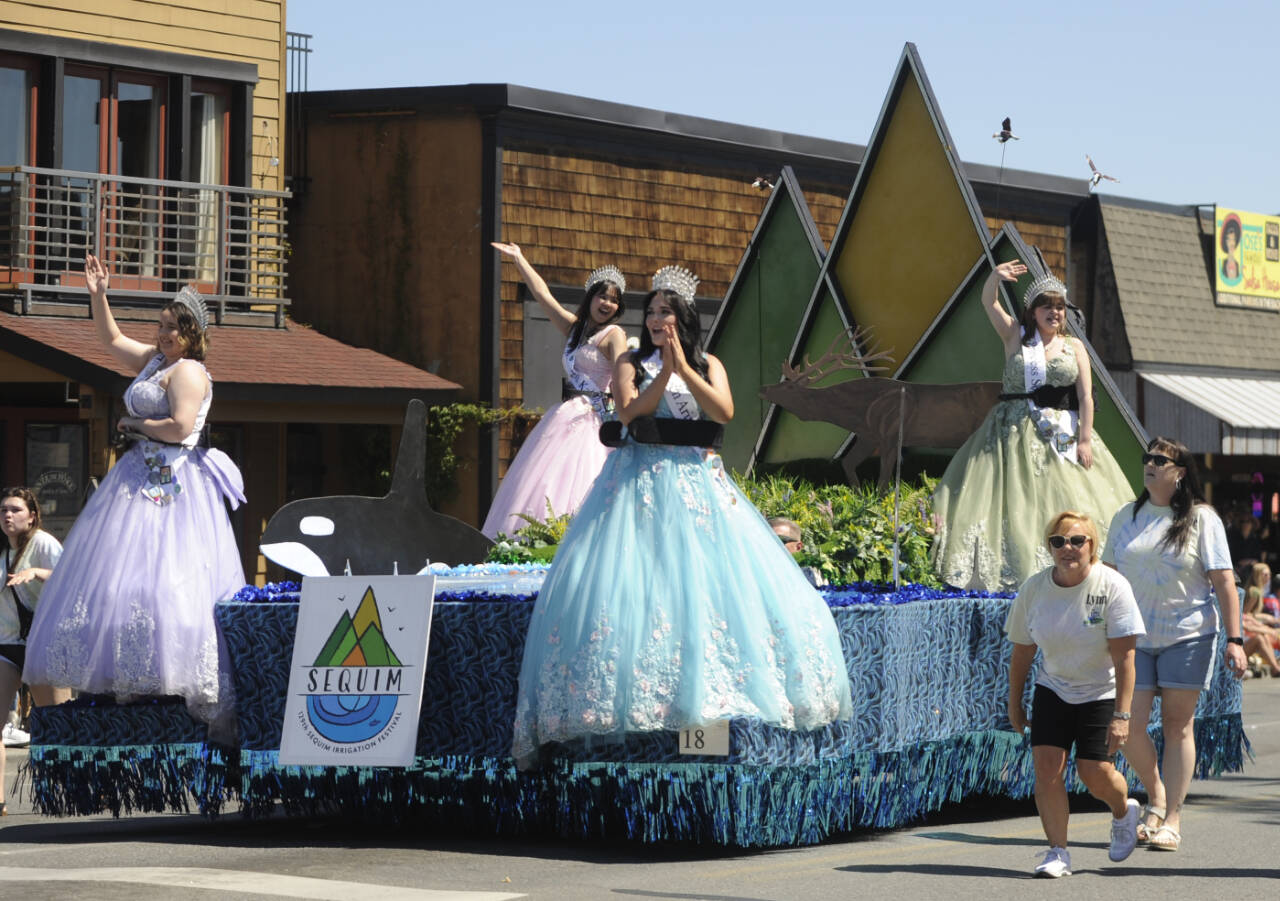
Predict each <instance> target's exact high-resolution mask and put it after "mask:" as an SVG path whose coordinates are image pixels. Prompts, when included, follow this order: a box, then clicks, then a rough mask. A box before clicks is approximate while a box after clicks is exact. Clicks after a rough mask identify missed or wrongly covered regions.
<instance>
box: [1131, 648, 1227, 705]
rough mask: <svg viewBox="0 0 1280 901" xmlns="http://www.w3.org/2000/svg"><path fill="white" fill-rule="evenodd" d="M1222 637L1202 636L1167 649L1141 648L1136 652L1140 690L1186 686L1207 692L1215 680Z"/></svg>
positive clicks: (1134, 656)
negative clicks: (1219, 642)
mask: <svg viewBox="0 0 1280 901" xmlns="http://www.w3.org/2000/svg"><path fill="white" fill-rule="evenodd" d="M1217 647H1218V636H1217V634H1214V635H1202V636H1200V637H1199V638H1189V639H1187V640H1186V641H1180V642H1178V643H1177V644H1171V645H1169V646H1168V647H1165V648H1138V649H1137V651H1135V652H1134V655H1133V669H1134V675H1135V677H1136V678H1135V679H1134V683H1133V687H1134V688H1135V689H1137V690H1138V691H1155V690H1156V688H1157V687H1159V688H1186V689H1189V690H1191V691H1204V690H1205V689H1206V688H1208V687H1209V682H1210V681H1211V680H1212V679H1213V661H1214V659H1215V657H1216V651H1217Z"/></svg>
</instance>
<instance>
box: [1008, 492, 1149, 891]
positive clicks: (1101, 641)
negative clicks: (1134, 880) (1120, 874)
mask: <svg viewBox="0 0 1280 901" xmlns="http://www.w3.org/2000/svg"><path fill="white" fill-rule="evenodd" d="M1045 547H1046V548H1047V549H1048V551H1049V553H1050V554H1051V555H1052V557H1053V566H1051V567H1049V568H1048V569H1046V570H1043V571H1041V572H1039V573H1037V574H1036V575H1034V576H1032V577H1031V578H1030V579H1028V580H1027V581H1026V582H1024V583H1023V585H1022V588H1020V589H1019V590H1018V596H1017V597H1016V598H1014V601H1013V606H1011V607H1010V608H1009V618H1008V619H1007V620H1006V621H1005V625H1004V630H1005V634H1007V635H1008V636H1009V640H1010V641H1011V642H1013V653H1012V656H1011V659H1010V662H1009V723H1010V725H1012V727H1013V729H1014V731H1015V732H1021V731H1022V730H1023V729H1024V728H1026V727H1027V726H1028V725H1030V727H1031V754H1032V759H1033V760H1034V762H1035V772H1036V789H1035V793H1036V809H1037V810H1038V811H1039V812H1040V825H1041V826H1043V827H1044V834H1045V837H1046V838H1048V839H1049V850H1048V851H1047V852H1046V853H1045V855H1044V859H1043V860H1042V861H1041V862H1040V863H1039V865H1037V866H1036V868H1035V875H1036V876H1044V877H1058V876H1069V875H1071V855H1070V854H1068V853H1067V814H1068V812H1069V807H1068V802H1067V787H1066V783H1065V782H1064V781H1063V772H1064V771H1065V770H1066V767H1067V755H1068V754H1070V753H1071V746H1072V745H1073V744H1074V745H1075V748H1076V772H1077V773H1079V775H1080V781H1081V782H1083V783H1084V785H1085V788H1087V789H1089V792H1090V794H1092V795H1093V796H1094V797H1095V798H1097V799H1098V800H1099V801H1102V802H1103V803H1104V804H1106V805H1107V806H1108V807H1109V808H1111V816H1112V820H1111V848H1110V851H1109V856H1110V858H1111V859H1112V860H1113V861H1120V860H1124V859H1125V858H1126V857H1128V856H1129V854H1130V853H1132V851H1133V848H1134V845H1135V844H1136V842H1137V826H1138V816H1139V807H1138V802H1137V801H1133V800H1130V799H1129V791H1128V786H1127V784H1126V783H1125V780H1124V777H1123V776H1121V775H1120V774H1119V773H1118V772H1116V768H1115V766H1114V765H1113V764H1112V762H1111V758H1112V756H1114V754H1115V753H1116V751H1117V750H1119V748H1120V746H1121V745H1122V744H1124V742H1125V739H1126V738H1128V735H1129V714H1130V701H1131V699H1132V696H1133V654H1134V647H1135V645H1136V644H1137V640H1138V636H1140V635H1142V633H1143V625H1142V616H1141V614H1139V612H1138V605H1137V602H1136V601H1135V600H1134V598H1133V590H1132V589H1131V588H1130V587H1129V583H1128V582H1127V581H1126V580H1125V578H1124V576H1122V575H1120V574H1119V573H1117V572H1116V571H1115V570H1113V569H1108V568H1107V567H1105V566H1094V564H1095V563H1097V562H1098V527H1097V525H1096V524H1095V523H1094V521H1093V520H1092V519H1090V518H1089V517H1088V516H1087V515H1085V514H1084V513H1077V512H1075V511H1073V510H1067V511H1065V512H1063V513H1059V514H1058V515H1057V516H1055V517H1054V518H1053V519H1052V520H1051V521H1050V522H1049V527H1048V528H1047V529H1045ZM1036 648H1039V649H1040V651H1041V654H1042V662H1041V666H1040V674H1039V677H1038V678H1037V679H1036V687H1035V693H1034V695H1033V699H1032V702H1031V720H1030V722H1029V723H1028V721H1027V717H1026V711H1025V710H1024V708H1023V706H1022V702H1023V693H1024V689H1025V687H1026V682H1027V673H1028V672H1029V671H1030V670H1031V663H1032V661H1033V660H1034V659H1035V655H1036Z"/></svg>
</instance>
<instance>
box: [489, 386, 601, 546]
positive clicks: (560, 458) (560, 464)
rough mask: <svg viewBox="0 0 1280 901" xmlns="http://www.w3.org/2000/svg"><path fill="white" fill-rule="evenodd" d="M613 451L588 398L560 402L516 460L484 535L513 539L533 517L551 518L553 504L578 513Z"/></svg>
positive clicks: (495, 500)
mask: <svg viewBox="0 0 1280 901" xmlns="http://www.w3.org/2000/svg"><path fill="white" fill-rule="evenodd" d="M610 450H611V448H607V447H605V446H604V445H603V444H601V443H600V416H599V414H597V413H596V412H595V410H594V409H592V406H591V404H590V402H588V401H587V399H586V398H584V397H575V398H571V399H569V400H567V401H565V402H564V403H560V404H556V405H555V406H554V407H552V408H551V409H550V410H548V411H547V414H546V415H545V416H543V417H542V420H541V421H540V422H539V423H538V424H537V425H536V426H534V428H533V431H532V432H530V433H529V436H528V437H527V438H526V439H525V442H524V445H523V446H522V447H521V448H520V453H518V454H516V458H515V460H513V461H512V462H511V466H510V467H509V468H508V469H507V475H506V477H505V478H503V480H502V485H501V486H500V487H499V488H498V493H497V494H496V495H495V496H494V498H493V505H492V506H491V507H490V508H489V515H488V516H487V517H485V521H484V527H483V528H482V529H481V531H482V532H484V534H486V535H488V536H489V537H490V538H494V537H496V536H497V534H498V533H499V532H505V533H507V534H508V535H511V534H513V533H514V532H516V531H517V530H518V529H522V528H524V527H525V526H527V525H528V524H529V519H533V520H545V519H546V518H547V509H548V505H550V509H551V511H552V513H554V515H556V516H559V515H561V514H564V513H576V512H577V510H578V508H579V507H580V506H581V505H582V501H583V499H584V498H585V497H586V496H587V492H589V491H590V490H591V484H592V482H594V481H595V478H596V476H597V475H599V474H600V468H601V467H602V466H604V461H605V458H606V457H608V455H609V451H610ZM522 514H523V515H522ZM526 516H527V517H528V519H526V518H525V517H526Z"/></svg>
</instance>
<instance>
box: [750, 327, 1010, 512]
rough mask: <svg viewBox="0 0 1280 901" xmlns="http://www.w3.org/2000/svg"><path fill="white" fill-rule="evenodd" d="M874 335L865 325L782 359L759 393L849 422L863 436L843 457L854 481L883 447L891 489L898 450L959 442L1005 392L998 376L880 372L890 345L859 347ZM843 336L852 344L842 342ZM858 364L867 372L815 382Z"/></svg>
mask: <svg viewBox="0 0 1280 901" xmlns="http://www.w3.org/2000/svg"><path fill="white" fill-rule="evenodd" d="M867 337H868V333H867V331H866V330H865V329H862V328H859V329H857V330H856V331H853V332H842V333H841V334H839V335H837V336H836V338H835V340H833V341H832V342H831V345H830V347H828V348H827V352H826V353H824V354H823V355H822V356H821V357H819V358H818V360H817V362H810V361H809V358H808V357H805V360H804V365H803V366H801V367H792V366H790V365H788V364H787V363H783V364H782V375H783V379H782V381H780V382H778V383H777V384H776V385H766V386H764V387H763V388H761V389H760V395H761V396H762V397H764V398H765V399H766V400H768V401H770V402H771V403H775V404H777V405H778V406H779V407H782V409H784V410H786V411H787V412H789V413H792V414H793V415H795V416H797V417H799V418H800V419H804V420H807V421H810V422H814V421H816V422H829V423H831V424H832V425H836V426H839V427H840V428H842V429H847V430H848V431H850V432H852V433H853V434H854V435H855V436H856V441H855V442H854V445H853V447H852V448H851V449H850V450H849V452H848V453H846V454H845V455H844V457H843V458H842V459H841V461H840V462H841V465H842V466H843V467H844V472H845V475H846V476H847V477H848V479H849V483H850V484H851V485H854V486H855V487H856V486H857V485H858V474H857V469H858V465H859V464H860V463H862V461H863V460H866V459H867V458H868V457H870V456H871V455H872V454H873V453H875V452H876V451H879V452H880V480H879V482H878V483H877V486H878V488H879V490H880V491H885V490H886V489H887V488H888V486H889V479H890V478H891V477H892V474H893V469H894V464H895V462H896V461H897V458H898V454H899V453H900V452H901V450H902V448H904V447H937V448H955V447H960V445H962V444H964V443H965V441H967V440H968V438H969V436H970V435H972V434H973V433H974V431H975V430H976V429H977V428H978V426H979V425H981V424H982V420H983V419H984V418H985V417H986V415H987V412H988V411H990V409H991V408H992V407H993V406H994V405H995V403H996V401H997V400H998V399H999V396H1000V383H999V382H960V383H957V384H954V385H924V384H919V383H916V382H904V381H900V380H899V379H892V378H884V377H880V376H874V375H872V374H871V373H874V372H880V371H883V370H885V369H887V368H888V367H887V365H885V364H884V363H883V362H882V361H884V360H886V359H889V358H890V355H891V354H892V353H893V351H892V349H890V350H878V349H876V348H875V347H872V348H871V349H869V350H868V351H867V352H866V353H859V352H858V346H859V344H861V343H863V342H864V341H865V339H866V338H867ZM842 342H844V343H845V344H846V345H847V347H844V348H840V347H839V345H840V344H841V343H842ZM845 370H857V371H858V372H861V373H864V374H865V375H866V378H860V379H852V380H850V381H847V382H840V383H838V384H835V385H827V386H825V387H821V388H814V387H810V386H811V385H812V384H813V383H814V382H819V381H821V380H822V379H824V378H826V377H827V376H829V375H831V374H833V373H835V372H840V371H845Z"/></svg>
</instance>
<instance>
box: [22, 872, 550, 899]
mask: <svg viewBox="0 0 1280 901" xmlns="http://www.w3.org/2000/svg"><path fill="white" fill-rule="evenodd" d="M0 882H88V883H93V882H117V883H134V884H141V885H154V886H160V887H165V888H184V889H212V890H214V891H224V892H242V893H245V894H253V895H274V896H277V897H282V898H314V899H317V901H350V899H352V898H360V897H369V896H370V895H371V894H373V893H375V892H376V895H377V897H378V901H512V899H516V898H524V897H526V896H525V895H516V894H511V893H510V892H463V891H450V890H442V889H425V888H405V887H403V886H398V885H375V884H373V883H368V882H344V881H342V880H338V879H316V878H313V877H310V876H284V875H280V874H277V873H259V872H253V871H249V870H220V869H215V868H210V867H67V868H57V869H55V868H51V867H0Z"/></svg>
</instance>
